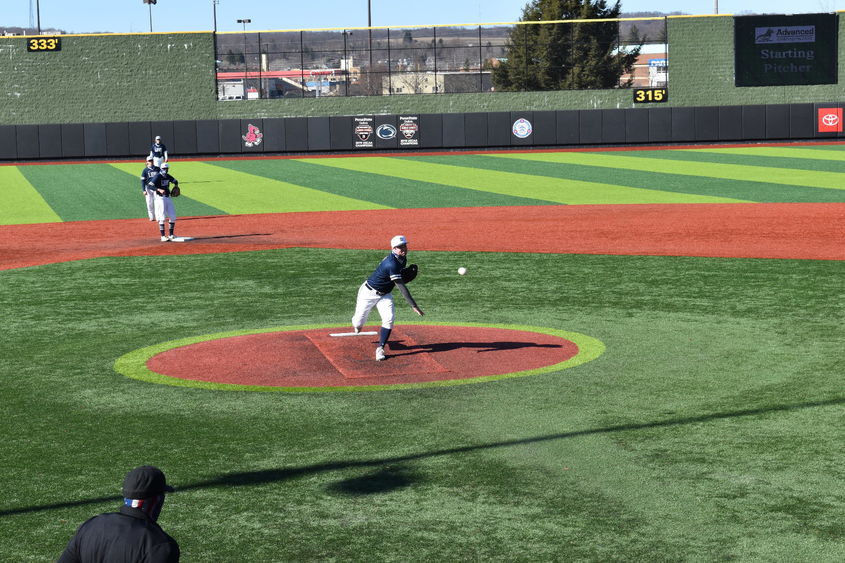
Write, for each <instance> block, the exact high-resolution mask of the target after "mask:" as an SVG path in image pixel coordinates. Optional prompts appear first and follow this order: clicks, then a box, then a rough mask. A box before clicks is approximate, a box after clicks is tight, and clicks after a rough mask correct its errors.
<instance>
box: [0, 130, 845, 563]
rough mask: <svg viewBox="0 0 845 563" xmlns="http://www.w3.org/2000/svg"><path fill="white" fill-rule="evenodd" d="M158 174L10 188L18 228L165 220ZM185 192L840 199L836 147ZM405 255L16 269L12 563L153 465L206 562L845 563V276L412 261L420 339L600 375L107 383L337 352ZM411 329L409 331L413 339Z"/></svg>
mask: <svg viewBox="0 0 845 563" xmlns="http://www.w3.org/2000/svg"><path fill="white" fill-rule="evenodd" d="M141 168H142V165H140V164H136V163H132V164H125V163H124V164H84V165H82V164H77V165H63V166H20V167H0V182H2V184H3V186H4V189H5V191H6V192H8V197H7V201H13V202H15V206H14V207H13V208H9V207H8V206H3V208H2V211H0V224H8V225H11V224H18V223H37V222H51V221H59V220H63V221H71V220H74V221H76V220H100V219H114V218H132V217H136V218H140V217H144V216H145V214H144V206H143V202H142V198H141V197H140V189H139V184H138V180H137V173H139V172H140V169H141ZM172 173H173V175H174V176H176V177H177V178H179V179H180V182H181V183H183V185H184V190H183V192H184V194H185V195H184V197H182V198H180V199H179V201H178V203H177V211H178V212H179V214H180V215H191V214H197V215H203V214H222V213H254V212H294V211H306V210H329V211H330V210H339V209H382V208H401V207H448V206H473V205H478V206H494V205H495V206H500V205H501V206H507V205H550V204H560V203H565V204H583V203H599V204H602V203H674V202H684V203H697V202H768V201H795V202H805V201H813V202H842V201H845V189H843V188H845V181H843V180H845V146H843V145H824V146H814V147H781V148H777V147H744V148H737V149H707V148H702V149H700V150H666V151H632V152H611V151H608V152H603V153H529V154H517V153H510V154H496V155H466V154H464V155H442V156H420V157H410V158H387V157H366V158H343V159H341V158H332V159H298V160H254V161H246V160H243V161H225V162H224V161H213V162H184V163H183V162H178V161H175V160H174V162H173V169H172ZM91 177H96V178H98V180H97V184H101V183H103V182H105V183H106V184H108V185H111V186H113V188H114V192H113V193H106V194H105V195H104V194H103V192H102V191H97V192H95V191H93V190H91V189H90V188H89V186H88V185H87V182H88V181H89V180H90V178H91ZM233 196H234V197H233ZM92 202H93V203H92ZM95 204H96V205H95ZM362 228H372V226H362ZM467 228H468V229H471V228H472V226H471V225H468V226H467ZM391 234H393V233H391ZM383 254H384V251H383V250H372V251H360V250H341V249H336V250H332V249H325V250H318V249H297V248H294V249H283V250H271V251H259V252H248V253H234V254H219V255H197V256H162V257H133V258H100V259H95V260H88V261H78V262H68V263H61V264H52V265H46V266H38V267H32V268H23V269H17V270H5V271H0V304H2V311H3V325H4V327H3V337H2V345H3V362H2V364H0V397H2V398H0V405H2V429H3V438H4V439H3V440H2V441H0V465H2V471H0V486H2V488H3V490H4V499H3V501H0V546H2V547H0V560H2V561H50V560H55V559H56V558H57V557H58V555H59V553H60V552H61V550H62V549H63V548H64V545H65V543H66V542H67V540H68V539H69V538H70V537H71V535H72V534H73V532H74V531H75V529H76V527H77V526H78V525H79V524H80V523H81V522H83V521H84V520H85V519H87V518H89V517H90V516H93V515H95V514H97V513H100V512H104V511H110V510H116V508H117V507H118V506H119V503H120V500H121V499H120V485H121V481H122V478H123V476H124V474H125V473H126V471H128V470H129V469H130V468H132V467H134V466H137V465H141V464H155V465H158V466H159V467H161V468H162V469H163V470H164V471H165V472H166V473H167V476H168V479H169V480H170V481H171V482H172V483H173V484H174V485H175V486H176V487H177V489H178V491H177V492H176V493H174V494H172V495H170V496H168V499H167V503H166V505H165V507H164V511H163V513H162V517H161V519H160V523H161V524H162V526H163V527H164V529H165V530H167V531H168V532H169V533H170V534H171V535H173V536H174V537H175V538H176V539H177V540H178V541H179V543H180V545H181V547H182V554H183V560H184V561H203V562H206V561H395V562H406V561H488V560H489V561H726V560H738V561H760V562H763V561H766V562H768V561H813V562H827V561H830V562H834V561H841V560H842V554H843V552H845V521H843V513H845V492H843V491H845V487H843V481H845V470H843V457H845V456H843V444H845V431H843V428H845V416H843V412H845V411H843V406H845V386H843V381H845V379H843V374H845V352H843V350H844V349H845V348H844V347H843V343H845V322H844V321H843V319H845V284H843V279H845V263H843V262H839V261H814V260H762V259H716V258H689V257H649V256H596V255H549V254H530V253H519V254H506V253H501V254H494V253H485V254H473V253H441V252H421V251H414V249H413V248H411V257H412V259H413V261H414V262H416V263H418V264H419V265H420V269H421V272H422V273H421V275H420V278H419V279H418V280H416V281H415V282H414V286H413V291H414V296H415V298H416V299H417V300H418V301H419V303H420V305H421V306H422V307H423V308H424V309H425V310H426V313H427V316H426V320H431V321H433V322H435V321H436V322H452V323H456V324H460V323H463V322H472V323H489V324H521V325H533V326H542V327H550V328H555V329H561V330H567V331H574V332H579V333H582V334H585V335H589V336H591V337H593V338H597V339H599V340H601V341H602V342H603V343H604V344H605V346H606V350H605V352H604V354H603V355H602V356H600V357H599V358H597V359H596V360H594V361H592V362H589V363H586V364H583V365H580V366H578V367H575V368H572V369H568V370H565V371H560V372H554V373H547V374H542V375H538V376H532V377H524V378H517V379H506V380H502V381H496V382H491V383H479V384H470V385H461V386H454V387H440V388H427V389H415V390H401V391H377V392H355V393H300V394H286V393H258V392H227V391H215V390H203V389H194V388H182V387H172V386H165V385H153V384H150V383H146V382H142V381H137V380H133V379H130V378H127V377H123V376H121V375H119V374H117V373H115V371H114V369H113V365H114V362H115V360H116V359H117V358H119V357H120V356H122V355H124V354H126V353H128V352H130V351H132V350H136V349H138V348H142V347H145V346H149V345H153V344H156V343H159V342H164V341H169V340H175V339H178V338H189V337H194V336H198V335H203V334H209V333H217V332H224V331H235V330H252V329H261V328H266V327H273V326H288V325H305V324H320V323H339V324H340V325H344V324H346V323H348V321H349V317H350V316H351V314H352V308H353V307H354V299H355V292H356V289H357V285H358V284H359V283H360V280H361V279H362V278H363V277H364V276H366V275H367V274H368V273H369V272H370V270H371V269H372V268H373V267H374V266H375V264H376V263H377V261H378V260H379V259H380V258H381V257H382V255H383ZM459 265H467V266H469V267H470V273H469V274H468V275H467V276H462V277H461V276H457V275H455V274H454V271H455V268H456V267H457V266H459ZM172 287H176V288H178V291H171V290H170V289H169V288H172ZM397 303H398V315H397V322H398V323H399V324H401V323H402V322H403V321H410V320H415V319H416V316H415V315H413V314H412V312H411V311H410V310H409V309H408V308H407V307H406V306H405V305H404V304H403V303H402V302H401V299H400V300H399V301H398V302H397ZM373 318H377V317H373ZM444 330H448V329H444Z"/></svg>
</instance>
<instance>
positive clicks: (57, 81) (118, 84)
mask: <svg viewBox="0 0 845 563" xmlns="http://www.w3.org/2000/svg"><path fill="white" fill-rule="evenodd" d="M840 15H841V14H840ZM667 28H668V43H669V62H670V79H669V89H670V101H669V102H668V104H666V105H668V106H673V107H692V106H718V105H723V106H724V105H754V104H795V103H814V102H831V101H839V100H841V99H842V98H843V85H845V72H843V64H842V61H843V60H845V18H843V17H840V18H839V38H838V56H839V61H840V62H839V83H838V84H832V85H820V86H782V87H756V88H737V87H735V86H734V85H733V66H734V53H733V18H732V17H730V16H695V17H669V18H668V25H667ZM0 84H2V86H0V99H2V103H0V125H26V124H48V123H52V124H67V123H112V122H132V121H155V120H159V119H161V120H202V119H255V118H276V117H297V116H299V117H319V116H336V115H366V114H369V115H380V114H402V113H414V114H426V113H438V114H445V113H466V112H503V111H547V110H588V109H622V108H631V107H634V103H633V99H632V95H631V91H630V90H624V89H622V90H586V91H556V92H498V93H484V94H422V95H398V96H372V97H349V98H338V97H331V98H306V99H273V100H236V101H217V95H216V86H215V77H214V37H213V35H212V34H211V33H209V32H197V33H154V34H124V35H117V34H113V35H69V36H64V37H63V38H62V46H61V51H56V52H28V51H27V38H25V37H0Z"/></svg>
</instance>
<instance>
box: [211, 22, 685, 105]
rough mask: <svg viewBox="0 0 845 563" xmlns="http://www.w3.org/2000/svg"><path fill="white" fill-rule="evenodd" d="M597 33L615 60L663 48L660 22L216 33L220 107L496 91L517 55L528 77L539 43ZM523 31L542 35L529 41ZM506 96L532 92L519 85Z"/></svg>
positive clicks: (569, 58) (571, 53)
mask: <svg viewBox="0 0 845 563" xmlns="http://www.w3.org/2000/svg"><path fill="white" fill-rule="evenodd" d="M638 24H639V27H648V30H649V31H648V33H643V31H641V29H639V27H638ZM597 25H603V26H605V27H606V26H608V25H612V26H615V27H614V30H615V35H614V38H613V48H614V49H615V50H616V51H617V52H618V51H620V50H622V51H624V50H626V49H630V48H633V47H636V46H639V45H641V44H643V43H644V42H647V43H654V39H658V40H660V41H662V44H663V46H664V47H668V46H666V45H665V37H666V27H665V26H666V23H665V18H627V19H620V20H595V21H592V20H579V21H561V22H525V23H509V24H479V25H456V26H425V27H422V26H421V27H403V28H383V27H379V28H353V29H326V30H293V31H256V32H243V33H238V32H226V33H218V34H215V44H216V54H217V62H216V66H217V68H216V75H217V90H218V99H221V100H240V99H260V98H291V97H292V98H304V97H323V96H382V95H403V94H445V93H461V92H493V91H495V90H497V87H496V83H497V81H498V82H501V80H497V77H496V76H495V73H496V72H497V69H499V70H498V72H501V68H500V67H501V66H502V65H507V64H508V60H509V58H517V56H518V58H519V59H520V60H521V61H523V62H524V63H523V64H525V66H526V68H525V74H526V75H527V74H530V72H531V69H530V68H529V64H530V63H531V62H532V61H533V59H536V58H537V57H538V56H539V55H538V53H542V52H543V49H544V48H547V47H548V45H544V44H543V40H542V39H540V40H539V41H538V40H537V38H538V36H539V37H541V38H542V37H548V38H553V37H554V36H555V34H556V33H557V34H560V30H561V29H565V30H574V29H575V27H574V26H581V27H580V29H581V31H582V34H581V35H577V34H575V33H570V36H571V37H572V41H573V42H577V41H578V40H579V39H578V37H582V36H583V32H584V28H586V27H589V26H597ZM525 26H540V28H542V27H545V28H546V29H540V28H534V29H539V30H540V32H539V33H532V34H530V35H529V34H526V33H523V31H524V30H525V29H526V27H525ZM552 40H553V39H549V41H550V42H551V41H552ZM659 44H660V43H659V42H658V45H659ZM570 47H571V48H564V49H563V50H564V51H566V53H565V57H564V58H563V59H562V60H561V61H560V64H561V66H566V65H569V66H573V65H577V64H578V61H577V57H578V56H579V54H578V53H579V49H577V48H575V47H576V45H574V44H573V45H571V46H570ZM665 51H666V49H665V48H664V53H663V56H662V58H663V59H664V60H665ZM638 66H643V65H638ZM645 66H647V65H645ZM664 70H665V69H664ZM637 73H638V71H637V69H636V68H635V69H634V71H633V73H632V75H633V76H628V75H625V76H623V77H622V79H621V80H620V81H619V83H618V84H616V85H614V86H615V87H619V86H623V87H624V86H626V85H631V84H629V83H628V79H629V78H635V77H636V78H637V79H641V78H642V77H641V76H640V77H637V76H636V75H637ZM517 74H519V73H517ZM640 74H642V73H641V72H640ZM652 74H653V72H652ZM664 76H665V75H664ZM633 84H634V85H636V80H635V81H634V82H633ZM499 89H501V88H499ZM508 89H516V90H529V89H535V88H533V87H532V86H531V81H529V80H526V81H524V82H523V83H522V84H518V83H517V84H511V85H510V86H509V88H508ZM546 89H548V88H546Z"/></svg>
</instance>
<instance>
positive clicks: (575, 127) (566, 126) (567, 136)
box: [555, 110, 581, 145]
mask: <svg viewBox="0 0 845 563" xmlns="http://www.w3.org/2000/svg"><path fill="white" fill-rule="evenodd" d="M555 123H556V125H557V134H556V135H555V138H556V139H557V144H558V145H577V144H579V143H580V142H581V112H580V111H578V110H563V111H556V112H555Z"/></svg>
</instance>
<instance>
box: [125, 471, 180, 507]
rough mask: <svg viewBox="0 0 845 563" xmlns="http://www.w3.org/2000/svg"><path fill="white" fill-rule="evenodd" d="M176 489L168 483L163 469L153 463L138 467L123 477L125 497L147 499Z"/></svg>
mask: <svg viewBox="0 0 845 563" xmlns="http://www.w3.org/2000/svg"><path fill="white" fill-rule="evenodd" d="M174 490H175V489H174V488H173V487H171V486H170V485H168V484H167V480H166V479H165V478H164V473H162V471H161V469H159V468H158V467H153V466H152V465H143V466H141V467H136V468H135V469H133V470H132V471H130V472H129V473H127V474H126V477H125V478H124V479H123V497H124V498H131V499H145V498H150V497H154V496H156V495H160V494H161V493H165V492H167V493H172V492H173V491H174Z"/></svg>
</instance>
